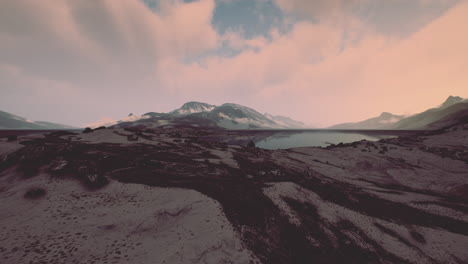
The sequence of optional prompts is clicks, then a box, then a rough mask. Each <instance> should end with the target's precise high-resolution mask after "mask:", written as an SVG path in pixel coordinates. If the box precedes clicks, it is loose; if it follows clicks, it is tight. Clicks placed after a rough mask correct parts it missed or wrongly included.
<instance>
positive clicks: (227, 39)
mask: <svg viewBox="0 0 468 264" xmlns="http://www.w3.org/2000/svg"><path fill="white" fill-rule="evenodd" d="M233 1H236V0H219V1H214V0H199V1H191V2H189V3H186V2H183V1H174V0H161V1H146V2H143V1H139V0H119V1H115V0H97V1H95V0H60V1H57V0H42V1H30V0H3V1H1V2H0V110H4V111H9V112H12V113H14V114H17V115H21V116H25V117H27V118H29V119H33V120H47V121H54V122H61V123H66V124H71V125H77V126H80V125H83V124H85V123H90V122H93V121H96V120H98V119H101V118H105V119H119V118H122V117H125V116H126V115H127V114H128V113H130V112H132V113H135V114H143V113H145V112H149V111H156V112H166V111H170V110H173V109H174V108H177V107H179V106H180V105H181V104H183V103H184V102H186V101H192V100H198V101H203V102H207V103H212V104H221V103H224V102H234V103H239V104H243V105H247V106H251V107H253V108H256V109H257V110H259V111H262V112H269V113H272V114H282V115H287V116H290V117H293V118H295V119H299V120H302V121H305V122H306V123H309V124H314V125H320V126H327V125H331V124H335V123H340V122H345V121H357V120H361V119H365V118H368V117H372V116H375V115H378V114H380V112H382V111H389V112H392V113H395V114H410V113H416V112H419V111H422V110H425V109H427V108H429V107H433V106H436V105H438V104H440V103H441V102H442V100H444V99H445V97H447V96H448V95H459V96H462V97H468V74H467V73H468V49H467V48H466V47H468V28H467V27H466V25H468V16H466V14H468V1H449V0H392V1H388V0H386V1H381V0H375V1H372V0H352V1H348V0H346V1H345V0H332V1H331V0H319V1H306V0H275V1H273V0H271V1H269V0H256V2H255V5H251V4H249V10H252V8H253V11H252V14H253V16H256V18H257V19H258V23H260V22H261V21H263V22H264V23H263V24H262V26H258V25H257V26H256V27H255V28H256V29H257V31H259V32H254V31H252V32H253V33H252V32H249V33H248V34H247V30H246V26H245V25H244V24H242V18H245V19H243V21H246V19H248V17H243V16H247V13H246V12H245V13H244V12H242V4H243V3H241V2H239V3H238V8H239V10H238V12H239V17H240V20H239V25H236V23H235V22H236V21H232V20H230V21H227V20H223V18H222V17H219V16H217V17H216V19H213V17H214V14H215V13H216V12H218V11H219V9H217V8H220V7H221V6H222V5H224V6H226V5H230V4H233V3H232V2H233ZM239 1H240V0H239ZM250 3H252V2H250ZM379 3H380V5H378V4H379ZM389 3H390V4H389ZM246 5H247V4H246ZM251 6H252V7H251ZM382 6H384V7H385V8H382ZM267 8H269V9H275V10H277V11H275V12H272V11H271V10H267ZM270 11H271V12H270ZM215 20H216V21H215ZM249 21H250V20H249ZM251 21H254V20H251ZM265 21H274V23H273V22H271V23H270V22H269V23H265ZM228 22H229V23H228ZM252 23H257V22H252ZM253 26H254V25H252V27H253Z"/></svg>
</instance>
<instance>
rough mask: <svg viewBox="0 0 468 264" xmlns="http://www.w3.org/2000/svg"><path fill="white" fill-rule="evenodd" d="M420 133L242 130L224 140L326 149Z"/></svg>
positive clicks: (280, 147) (236, 142) (260, 144)
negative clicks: (332, 145)
mask: <svg viewBox="0 0 468 264" xmlns="http://www.w3.org/2000/svg"><path fill="white" fill-rule="evenodd" d="M416 132H418V131H402V130H399V131H395V130H352V131H351V130H319V129H318V130H283V131H278V130H276V131H275V130H265V131H252V130H250V131H249V130H242V131H237V132H234V134H231V135H230V136H229V138H227V139H225V140H223V141H225V142H227V143H231V144H240V145H245V144H247V143H248V142H249V141H253V142H254V143H255V145H256V146H257V147H259V148H264V149H287V148H297V147H326V146H328V145H330V144H339V143H351V142H355V141H360V140H369V141H377V140H380V139H384V138H391V137H397V136H404V135H411V134H414V133H416Z"/></svg>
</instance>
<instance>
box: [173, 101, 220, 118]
mask: <svg viewBox="0 0 468 264" xmlns="http://www.w3.org/2000/svg"><path fill="white" fill-rule="evenodd" d="M215 108H216V106H215V105H210V104H206V103H201V102H195V101H192V102H188V103H185V104H184V105H183V106H182V107H181V108H179V109H176V110H174V111H172V112H170V114H175V115H189V114H195V113H203V112H211V111H212V110H213V109H215Z"/></svg>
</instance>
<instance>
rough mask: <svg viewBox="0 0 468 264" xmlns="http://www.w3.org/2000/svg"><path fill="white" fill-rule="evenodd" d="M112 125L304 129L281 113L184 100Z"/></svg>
mask: <svg viewBox="0 0 468 264" xmlns="http://www.w3.org/2000/svg"><path fill="white" fill-rule="evenodd" d="M115 126H116V127H135V126H144V127H159V126H195V127H197V126H200V127H211V128H224V129H260V128H268V129H291V128H304V127H305V125H304V123H302V122H299V121H296V120H293V119H291V118H289V117H284V116H273V115H270V114H261V113H259V112H258V111H256V110H255V109H252V108H250V107H246V106H242V105H239V104H233V103H226V104H222V105H220V106H216V105H211V104H207V103H202V102H194V101H192V102H188V103H185V104H184V105H182V106H181V107H180V108H178V109H175V110H173V111H171V112H169V113H156V112H149V113H146V114H144V115H142V116H140V117H138V118H136V120H132V121H120V122H118V123H117V124H116V125H115Z"/></svg>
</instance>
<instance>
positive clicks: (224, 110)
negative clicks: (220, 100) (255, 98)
mask: <svg viewBox="0 0 468 264" xmlns="http://www.w3.org/2000/svg"><path fill="white" fill-rule="evenodd" d="M209 117H210V119H212V120H214V121H215V122H216V123H217V124H218V126H220V127H224V128H228V129H249V128H288V127H287V126H284V125H280V124H278V123H276V122H275V121H273V120H271V119H269V118H268V117H266V116H264V115H262V114H260V113H259V112H257V111H256V110H254V109H252V108H249V107H246V106H242V105H238V104H230V103H228V104H223V105H221V106H219V107H216V108H215V109H213V110H212V111H211V112H210V114H209Z"/></svg>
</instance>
